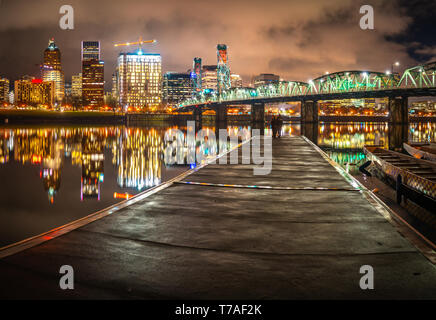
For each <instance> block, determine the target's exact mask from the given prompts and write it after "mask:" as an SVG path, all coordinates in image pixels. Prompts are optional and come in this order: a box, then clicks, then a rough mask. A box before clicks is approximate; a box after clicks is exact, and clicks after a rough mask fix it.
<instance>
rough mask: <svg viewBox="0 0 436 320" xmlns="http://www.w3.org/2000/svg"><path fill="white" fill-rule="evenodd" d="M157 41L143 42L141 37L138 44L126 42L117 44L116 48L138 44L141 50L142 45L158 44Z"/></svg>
mask: <svg viewBox="0 0 436 320" xmlns="http://www.w3.org/2000/svg"><path fill="white" fill-rule="evenodd" d="M156 42H157V41H156V40H144V41H143V40H142V37H139V41H136V42H126V43H117V44H115V47H122V46H133V45H135V44H137V45H138V46H139V50H141V48H142V45H143V44H144V43H156Z"/></svg>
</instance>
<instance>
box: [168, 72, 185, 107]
mask: <svg viewBox="0 0 436 320" xmlns="http://www.w3.org/2000/svg"><path fill="white" fill-rule="evenodd" d="M162 93H163V100H164V103H166V104H167V105H169V106H173V105H176V104H178V103H180V102H182V101H183V100H186V99H189V98H191V97H192V83H191V75H190V74H189V73H175V72H167V73H165V75H164V77H163V86H162Z"/></svg>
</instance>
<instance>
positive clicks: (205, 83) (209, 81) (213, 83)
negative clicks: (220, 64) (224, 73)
mask: <svg viewBox="0 0 436 320" xmlns="http://www.w3.org/2000/svg"><path fill="white" fill-rule="evenodd" d="M201 88H202V89H203V90H204V89H211V90H216V89H217V66H214V65H212V66H203V68H202V71H201Z"/></svg>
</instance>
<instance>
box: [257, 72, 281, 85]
mask: <svg viewBox="0 0 436 320" xmlns="http://www.w3.org/2000/svg"><path fill="white" fill-rule="evenodd" d="M279 82H280V76H278V75H275V74H272V73H261V74H259V75H258V76H255V77H254V79H253V85H254V87H255V88H257V87H260V86H263V85H266V84H276V83H279Z"/></svg>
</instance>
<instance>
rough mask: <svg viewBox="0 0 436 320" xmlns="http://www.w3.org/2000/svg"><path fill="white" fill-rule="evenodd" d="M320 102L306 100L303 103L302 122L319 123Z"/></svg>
mask: <svg viewBox="0 0 436 320" xmlns="http://www.w3.org/2000/svg"><path fill="white" fill-rule="evenodd" d="M318 111H319V108H318V102H317V101H312V100H305V101H302V102H301V122H303V123H317V122H318V118H319V117H318Z"/></svg>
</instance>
